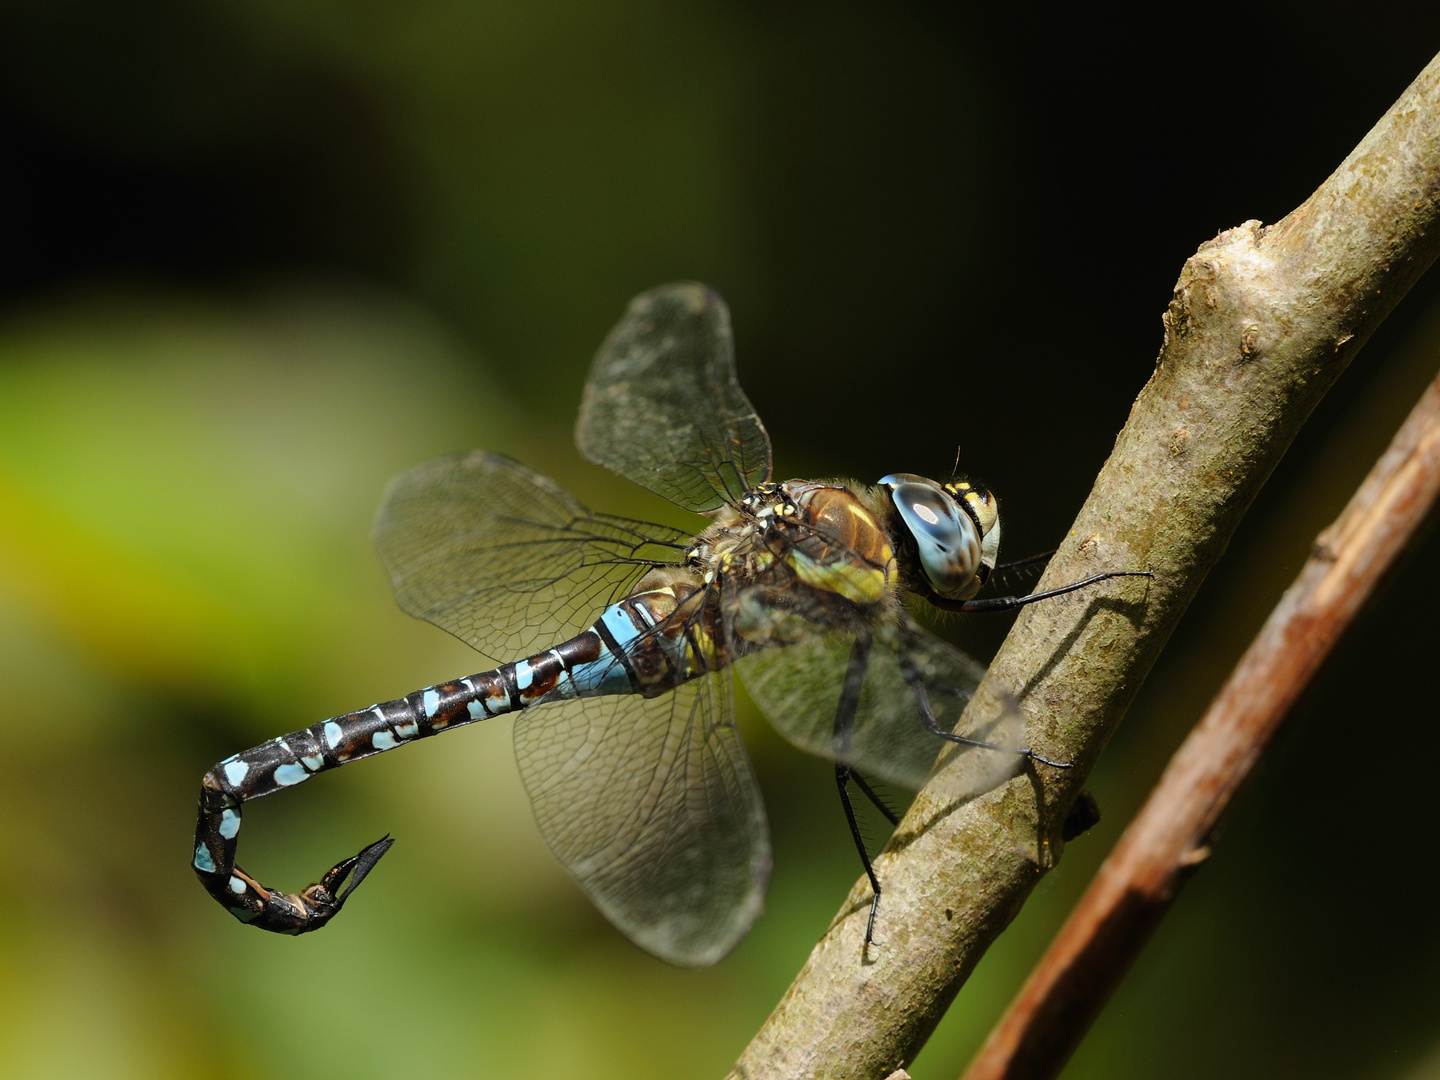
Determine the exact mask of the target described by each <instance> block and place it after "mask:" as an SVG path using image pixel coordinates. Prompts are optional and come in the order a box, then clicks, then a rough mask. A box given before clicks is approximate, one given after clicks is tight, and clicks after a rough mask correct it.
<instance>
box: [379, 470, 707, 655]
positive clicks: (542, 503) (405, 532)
mask: <svg viewBox="0 0 1440 1080" xmlns="http://www.w3.org/2000/svg"><path fill="white" fill-rule="evenodd" d="M688 535H689V534H687V533H685V532H683V531H681V530H678V529H671V528H668V527H666V526H663V525H651V524H646V523H643V522H636V521H629V520H626V519H625V518H617V517H610V516H608V515H605V514H596V513H594V512H592V511H590V510H588V509H586V508H585V507H584V506H582V505H581V504H580V503H579V502H578V501H576V500H575V499H574V498H572V497H571V496H570V495H568V494H566V493H565V492H564V491H563V490H561V488H560V487H559V486H558V485H557V484H556V483H555V482H554V481H553V480H549V479H547V478H546V477H543V476H541V475H539V474H538V473H535V472H532V471H531V470H529V469H527V468H525V466H523V465H521V464H519V463H517V462H515V461H511V460H510V459H509V458H507V457H504V456H502V455H500V454H488V453H482V452H480V451H474V452H471V453H466V454H454V455H451V456H449V457H443V458H437V459H436V460H434V461H430V462H427V463H425V464H424V465H420V466H417V467H416V468H414V469H411V470H410V471H409V472H407V473H405V474H403V475H401V476H398V477H396V478H395V479H394V480H392V481H391V482H390V486H389V487H388V488H386V490H385V497H384V500H383V501H382V502H381V504H380V512H379V515H378V516H377V517H376V520H375V546H376V548H377V549H378V550H379V552H380V561H381V562H382V563H383V564H384V566H385V569H386V572H387V573H389V575H390V583H391V585H392V586H394V588H395V598H396V599H397V600H398V601H399V603H400V607H401V608H402V609H404V610H405V611H406V612H408V613H409V614H411V615H414V616H416V617H418V618H421V619H425V620H427V621H429V622H432V623H434V624H435V625H436V626H438V627H440V628H441V629H443V630H448V631H449V632H450V633H452V634H454V635H455V636H456V637H458V638H459V639H460V640H461V641H464V642H465V643H466V644H468V645H470V646H472V647H473V648H475V649H478V650H479V651H480V652H482V653H484V654H485V655H486V656H488V657H490V658H491V659H492V660H494V661H496V662H497V663H503V662H505V661H508V660H514V659H516V658H517V657H521V656H528V655H530V654H531V653H534V652H537V651H539V650H540V649H543V648H545V647H547V646H549V645H553V644H554V643H555V642H557V641H563V640H564V639H566V638H568V637H572V636H573V635H575V634H576V633H579V632H580V631H581V630H582V629H584V628H585V627H587V626H589V625H590V624H591V623H592V622H593V621H594V620H595V619H596V618H597V617H598V616H599V614H600V612H601V610H602V609H604V607H605V606H606V605H607V604H610V603H613V602H614V601H616V600H618V599H620V598H621V597H622V596H624V595H625V593H626V592H627V591H628V590H629V588H630V586H631V585H632V584H633V583H634V582H635V580H636V579H637V578H638V577H639V576H640V575H641V574H643V573H644V572H645V571H646V569H648V568H649V567H650V566H652V565H654V564H656V563H665V562H673V561H676V559H678V557H679V554H680V551H681V549H682V548H683V547H684V543H685V541H686V540H687V539H688Z"/></svg>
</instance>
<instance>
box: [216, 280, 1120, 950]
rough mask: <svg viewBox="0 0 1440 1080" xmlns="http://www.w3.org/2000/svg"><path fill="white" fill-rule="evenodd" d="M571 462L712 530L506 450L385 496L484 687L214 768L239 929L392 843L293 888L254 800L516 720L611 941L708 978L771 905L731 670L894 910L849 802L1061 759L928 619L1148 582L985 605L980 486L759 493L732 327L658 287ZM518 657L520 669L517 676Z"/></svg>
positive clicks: (401, 565)
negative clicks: (249, 850) (606, 505)
mask: <svg viewBox="0 0 1440 1080" xmlns="http://www.w3.org/2000/svg"><path fill="white" fill-rule="evenodd" d="M576 443H577V445H578V448H579V450H580V451H581V453H582V454H583V455H584V456H585V457H587V458H588V459H590V460H591V461H594V462H597V463H599V464H601V465H604V466H606V467H608V468H609V469H611V470H612V471H614V472H615V473H618V474H619V475H620V476H622V477H625V478H627V479H629V480H632V481H634V482H635V483H637V484H639V485H641V486H642V487H645V488H647V489H649V490H650V491H652V492H655V493H656V494H658V495H661V496H663V497H664V498H666V499H668V500H669V501H671V502H672V503H675V504H676V505H678V506H680V507H682V508H684V509H685V510H689V511H693V512H694V513H696V514H700V515H703V516H704V517H706V518H708V519H709V524H708V525H707V526H705V527H704V528H703V529H702V530H701V531H699V532H687V531H685V530H683V529H677V528H671V527H667V526H661V525H655V524H651V523H648V522H641V521H635V520H630V519H627V518H622V517H616V516H613V515H610V514H604V513H597V512H595V511H592V510H590V509H588V508H587V507H585V506H584V505H582V504H581V503H580V502H579V501H578V500H576V499H575V498H573V497H572V496H571V495H569V494H567V493H566V492H565V491H564V490H562V489H561V488H560V487H559V486H558V485H557V484H556V483H555V482H553V481H552V480H549V479H547V478H546V477H544V476H541V475H539V474H537V473H535V472H533V471H531V470H530V469H528V468H526V467H525V466H524V465H522V464H520V463H518V462H516V461H514V460H511V459H510V458H507V457H504V456H502V455H500V454H496V453H487V452H480V451H473V452H468V453H459V454H454V455H451V456H448V457H442V458H440V459H438V460H435V461H431V462H429V463H427V464H423V465H420V466H419V467H417V468H415V469H413V470H411V471H410V472H407V473H405V474H404V475H402V476H400V477H397V478H396V479H395V480H393V481H392V482H391V483H390V485H389V487H388V488H387V490H386V493H385V496H384V499H383V502H382V504H381V507H380V510H379V513H378V516H377V519H376V525H375V534H374V536H375V543H376V546H377V549H378V551H379V554H380V558H381V561H382V563H383V564H384V566H385V568H386V570H387V572H388V574H389V577H390V580H391V583H392V585H393V587H394V590H395V595H396V598H397V600H398V601H399V604H400V606H401V608H402V609H404V610H405V611H406V612H408V613H410V614H412V615H415V616H418V617H420V618H422V619H425V620H428V621H429V622H431V623H433V624H435V625H436V626H438V627H440V628H442V629H444V630H447V631H449V632H450V633H451V634H454V635H455V636H456V637H458V638H460V639H461V640H462V641H465V642H466V643H468V644H469V645H471V646H473V647H474V648H475V649H476V650H477V651H479V652H480V653H481V654H483V655H484V656H485V657H486V658H487V659H488V660H489V662H491V663H492V664H494V665H496V666H494V667H493V668H491V669H490V670H487V671H484V672H481V673H478V674H474V675H470V676H467V677H465V678H461V679H456V680H453V681H451V682H445V683H440V684H437V685H435V686H429V687H426V688H424V689H422V690H417V691H415V692H414V693H411V694H408V695H406V696H405V697H402V698H397V699H396V700H394V701H387V702H383V703H379V704H375V705H371V706H369V707H367V708H363V709H359V710H356V711H354V712H348V713H344V714H343V715H339V716H334V717H331V718H329V719H327V720H323V721H321V722H320V723H317V724H314V725H313V726H311V727H308V728H304V729H302V730H300V731H295V732H292V733H290V734H288V735H284V736H281V737H280V738H276V739H272V740H270V741H269V742H266V743H263V744H262V745H260V746H257V747H254V748H253V749H250V750H247V751H245V752H244V753H240V754H235V755H233V756H231V757H228V758H226V759H225V760H223V761H221V762H219V763H218V764H217V765H215V766H214V768H212V769H211V770H210V771H209V772H207V773H206V774H205V777H204V779H203V781H202V786H201V792H200V807H199V817H198V821H197V824H196V830H195V849H194V855H193V858H192V864H193V867H194V870H195V873H196V874H197V876H198V877H199V879H200V882H201V883H202V884H203V885H204V887H205V889H206V890H207V891H208V892H209V893H210V895H211V896H212V897H213V898H214V899H216V900H217V901H219V902H220V904H222V905H223V906H224V907H225V908H227V909H228V910H229V911H230V912H231V913H232V914H233V915H234V916H235V917H236V918H237V919H239V920H240V921H241V922H244V923H248V924H249V925H251V926H257V927H260V928H261V929H264V930H270V931H275V932H279V933H287V934H302V933H306V932H308V931H313V930H316V929H319V928H320V927H322V926H324V925H325V924H326V923H328V922H329V921H330V920H331V919H332V918H334V916H335V915H336V914H337V913H338V912H339V911H340V910H341V908H342V906H343V905H344V904H345V902H346V900H347V899H348V898H349V896H351V895H352V894H353V893H354V891H355V889H356V888H357V887H358V886H359V885H360V883H361V882H362V881H363V880H364V879H365V877H366V876H367V875H368V874H369V873H370V872H371V871H372V870H373V869H374V867H375V865H376V864H377V863H378V862H379V860H380V858H381V857H382V856H383V855H384V854H385V853H386V851H388V850H389V848H390V845H391V844H392V843H393V841H392V840H391V839H390V838H389V837H388V836H387V837H385V838H382V839H381V840H379V841H377V842H375V843H373V844H370V845H368V846H367V847H365V848H364V849H363V850H361V851H360V852H359V853H358V854H356V855H354V856H352V857H350V858H348V859H345V860H342V861H341V862H339V863H337V864H336V865H335V866H333V867H331V868H330V869H329V870H328V871H326V872H325V874H323V875H322V876H321V877H320V879H319V880H318V881H317V882H315V883H313V884H311V885H310V886H308V887H307V888H305V889H304V890H302V891H301V892H299V893H293V894H292V893H285V892H283V891H281V890H278V889H274V888H271V887H269V886H267V885H263V884H261V883H260V882H259V881H258V880H256V879H255V878H254V877H252V876H251V875H250V874H247V873H246V872H245V871H244V870H242V869H241V868H240V867H239V866H238V865H236V862H235V853H236V843H237V837H238V835H239V831H240V821H241V810H242V806H243V804H244V803H245V802H247V801H248V800H250V799H255V798H259V797H261V796H264V795H270V794H273V793H275V792H277V791H282V790H284V789H286V788H289V787H294V786H295V785H297V784H300V783H302V782H304V781H306V780H308V779H310V778H311V777H312V776H314V775H316V774H317V773H321V772H325V771H326V770H329V769H334V768H338V767H339V766H341V765H345V764H348V763H350V762H353V761H359V760H361V759H364V758H368V757H372V756H374V755H376V754H380V753H383V752H385V751H387V750H393V749H395V748H397V747H400V746H404V745H406V744H408V743H411V742H415V741H417V740H420V739H424V738H428V737H430V736H433V735H439V734H442V733H444V732H447V731H451V730H453V729H456V728H460V727H464V726H465V725H468V724H472V723H477V722H480V721H484V720H488V719H490V718H492V717H495V716H500V715H502V714H506V713H513V714H515V722H514V743H515V755H516V760H517V762H518V765H519V771H520V775H521V778H522V779H523V781H524V785H525V788H526V790H527V792H528V794H529V796H530V801H531V803H532V806H533V809H534V815H535V821H536V824H537V825H538V826H539V830H540V833H541V835H542V836H543V837H544V839H545V842H546V843H547V845H548V846H549V848H550V850H551V851H552V852H553V853H554V855H555V857H556V858H557V859H558V860H559V862H560V863H561V864H562V865H563V866H564V867H565V868H566V869H567V870H568V871H569V873H570V874H571V875H572V876H573V878H574V879H575V881H576V882H577V883H578V885H579V887H580V888H581V890H582V891H583V892H584V893H585V894H586V895H587V896H588V897H589V898H590V900H591V901H592V902H593V903H594V904H595V906H596V907H597V908H598V909H599V910H600V911H601V912H602V913H603V914H604V915H605V916H606V918H608V919H609V920H610V922H611V923H613V924H614V925H615V927H616V928H618V929H619V930H620V931H621V932H622V933H623V934H625V935H626V936H627V937H629V938H630V939H631V940H632V941H633V942H634V943H635V944H637V945H638V946H640V947H641V948H642V949H644V950H646V951H648V952H650V953H651V954H653V955H655V956H657V957H659V958H661V959H663V960H666V961H669V962H671V963H673V964H677V965H680V966H688V967H698V966H704V965H707V964H711V963H714V962H715V961H717V960H718V959H720V958H721V957H722V956H724V955H725V954H726V953H727V952H729V951H730V950H731V949H732V948H733V947H734V946H735V944H736V943H737V942H738V941H739V940H740V939H741V938H742V937H743V936H744V935H745V933H746V932H747V931H748V930H749V928H750V926H751V924H752V923H753V922H754V921H755V919H756V918H757V917H758V915H759V913H760V910H761V906H762V901H763V897H764V893H765V888H766V885H767V883H768V879H769V874H770V866H771V851H770V840H769V831H768V826H767V822H766V817H765V808H764V804H763V802H762V801H761V796H760V791H759V788H758V785H757V783H756V780H755V776H754V773H753V771H752V769H751V766H750V764H749V761H748V760H747V758H746V755H745V751H744V748H743V746H742V744H741V741H740V739H739V737H738V735H737V733H736V727H735V707H734V684H733V673H734V672H736V671H738V672H739V674H740V677H741V679H742V680H743V681H744V683H745V686H746V688H747V690H748V691H749V693H750V695H751V696H752V698H753V699H754V700H755V702H756V703H757V704H758V705H759V707H760V709H761V710H762V712H764V714H765V715H766V716H767V717H768V719H769V720H770V722H771V723H772V724H773V725H774V726H775V727H776V728H778V729H779V731H781V732H782V733H783V734H784V735H785V736H786V737H787V738H789V739H790V741H792V742H793V743H795V744H796V745H797V746H799V747H801V748H802V749H804V750H807V751H811V752H813V753H816V754H819V755H822V756H825V757H827V758H830V759H832V760H833V762H834V769H835V779H836V786H837V789H838V791H839V796H840V801H841V806H842V809H843V811H844V814H845V817H846V819H847V822H848V825H849V828H850V832H851V835H852V837H853V838H854V841H855V845H856V848H857V850H858V852H859V856H860V861H861V863H862V865H863V867H864V871H865V874H866V875H867V877H868V879H869V884H870V888H871V894H872V900H871V904H870V912H869V920H868V922H867V925H866V939H865V940H866V947H867V948H868V947H869V946H870V944H871V943H872V942H873V941H874V930H875V919H876V914H877V912H878V910H879V904H880V898H881V895H882V893H883V889H882V884H881V881H880V880H879V877H878V876H877V874H876V872H875V868H874V866H873V864H872V861H871V858H870V856H869V854H868V851H867V848H866V844H865V841H864V839H863V837H862V834H861V831H860V828H859V825H858V822H857V817H856V812H855V806H854V804H853V802H852V800H851V795H850V791H851V788H852V785H853V786H854V788H855V789H856V790H858V791H859V792H860V793H862V794H863V795H865V796H866V798H868V799H869V800H871V801H872V802H874V803H875V804H876V805H877V806H878V807H879V808H880V810H881V812H882V813H884V814H885V815H886V816H887V817H888V818H889V820H890V821H891V822H892V823H896V817H895V815H894V813H893V812H892V811H891V810H890V809H889V807H888V806H887V804H886V803H885V802H884V800H883V799H881V798H880V796H879V794H877V792H876V790H875V786H874V785H876V784H877V783H879V782H884V783H888V784H895V785H900V786H903V787H907V788H911V789H918V788H919V787H920V786H922V785H923V784H925V783H927V782H930V783H932V784H937V785H940V787H939V790H941V791H943V792H944V793H946V794H947V795H950V796H953V797H955V798H957V799H964V798H968V797H973V796H975V795H977V794H979V793H981V792H984V791H987V790H989V789H991V788H993V787H994V786H996V785H997V784H999V783H1001V782H1002V781H1004V780H1005V779H1007V778H1009V777H1011V776H1013V775H1015V774H1016V773H1018V772H1019V771H1020V770H1021V769H1022V768H1024V767H1026V762H1037V763H1040V764H1043V765H1046V766H1050V767H1053V768H1068V767H1069V763H1067V762H1061V761H1055V760H1051V759H1049V758H1046V757H1043V756H1042V755H1041V754H1040V753H1038V752H1036V751H1035V750H1033V749H1031V748H1030V747H1028V746H1026V745H1025V744H1024V718H1023V716H1022V714H1021V712H1020V709H1019V707H1018V706H1017V705H1016V704H1015V702H1014V700H1013V698H1012V697H1011V696H1010V695H1009V694H1008V693H1006V692H1005V691H1004V690H1003V688H998V687H990V688H989V690H988V692H980V691H981V690H982V684H984V685H985V686H987V687H988V684H985V683H984V680H985V668H984V667H983V666H982V665H980V664H979V663H977V662H976V661H974V660H973V659H971V658H970V657H969V656H967V655H965V654H964V653H963V652H961V651H960V650H958V649H956V648H955V647H953V646H951V645H949V644H947V643H946V642H944V641H943V640H941V639H940V638H938V637H937V636H935V635H933V634H932V633H930V632H929V631H928V630H926V629H925V628H924V627H923V626H922V625H921V624H920V623H919V622H918V621H917V620H916V618H915V616H914V614H913V613H912V610H911V607H912V606H913V605H917V604H918V605H921V606H923V605H926V604H928V605H930V606H931V607H933V608H936V609H939V610H941V611H953V612H991V611H1009V610H1013V609H1015V608H1018V607H1020V606H1022V605H1025V604H1029V603H1034V602H1037V601H1040V600H1044V599H1047V598H1049V597H1054V596H1059V595H1061V594H1064V593H1070V592H1074V591H1076V590H1078V589H1084V588H1088V587H1091V586H1094V585H1097V584H1099V583H1100V582H1103V581H1106V580H1109V579H1112V578H1117V577H1127V576H1137V575H1138V576H1148V571H1114V572H1108V573H1099V574H1095V575H1093V576H1090V577H1087V578H1085V579H1084V580H1081V581H1076V582H1073V583H1071V584H1068V585H1064V586H1061V587H1059V588H1053V589H1047V590H1045V591H1041V592H1032V593H1030V594H1028V595H1024V596H991V597H977V596H976V594H977V593H979V592H980V591H981V590H982V588H983V587H984V586H985V585H986V583H987V581H990V580H991V576H992V574H993V573H994V572H995V571H996V567H997V559H998V556H999V546H1000V517H999V507H998V503H997V500H996V499H995V497H994V496H993V495H992V494H991V493H990V492H989V491H988V490H987V489H986V488H985V487H984V486H983V485H981V484H979V483H976V482H973V481H970V480H967V479H965V478H963V477H961V476H959V475H956V476H952V477H951V478H950V479H949V480H947V481H944V482H938V481H935V480H932V479H928V478H926V477H923V476H919V475H915V474H911V473H892V474H890V475H887V476H885V477H882V478H881V479H880V481H879V482H878V483H877V484H874V485H864V484H857V483H853V482H841V481H810V480H788V481H785V482H781V483H777V482H775V481H774V480H773V479H772V455H771V447H770V439H769V436H768V435H767V434H766V431H765V427H764V425H763V424H762V423H761V422H760V419H759V417H758V416H757V415H756V413H755V410H754V408H753V407H752V406H751V404H750V402H749V400H748V399H747V398H746V396H745V393H744V392H743V391H742V390H741V388H740V384H739V382H738V380H737V377H736V370H735V360H734V347H733V336H732V332H731V326H730V317H729V312H728V310H727V308H726V306H725V304H724V302H723V301H722V300H721V299H720V297H719V296H718V295H717V294H716V293H714V292H713V291H711V290H710V289H708V288H706V287H705V286H703V285H699V284H695V283H680V284H673V285H666V286H661V287H659V288H656V289H652V290H650V291H648V292H646V293H643V294H641V295H640V296H639V297H637V298H636V299H635V300H634V301H632V303H631V304H630V306H629V308H628V310H627V311H626V313H625V315H624V317H623V318H622V319H621V321H620V323H619V324H618V325H617V326H616V327H615V329H614V330H613V331H612V332H611V333H610V335H609V336H608V337H607V339H606V340H605V342H604V344H603V345H602V346H601V348H600V350H599V353H598V354H597V356H596V358H595V361H594V364H593V366H592V369H591V371H590V375H589V380H588V382H587V384H586V387H585V391H584V397H583V400H582V403H581V407H580V416H579V420H578V422H577V425H576ZM517 657H518V659H517Z"/></svg>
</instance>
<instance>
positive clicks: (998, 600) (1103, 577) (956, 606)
mask: <svg viewBox="0 0 1440 1080" xmlns="http://www.w3.org/2000/svg"><path fill="white" fill-rule="evenodd" d="M1154 576H1155V574H1154V572H1153V571H1151V570H1112V571H1110V572H1109V573H1105V574H1091V575H1090V576H1089V577H1087V578H1084V579H1082V580H1080V581H1072V582H1071V583H1070V584H1069V585H1061V586H1060V587H1059V588H1056V589H1046V590H1045V591H1044V592H1037V593H1030V594H1029V595H1028V596H991V597H987V598H986V599H983V600H947V599H945V598H944V597H943V596H936V595H934V594H931V595H930V596H928V597H927V599H928V600H929V601H930V603H931V604H933V605H934V606H935V607H938V608H940V609H941V610H942V611H959V612H962V613H966V614H972V615H974V614H981V613H990V612H996V611H1014V610H1015V609H1016V608H1021V607H1024V606H1025V605H1026V604H1033V603H1035V602H1036V601H1038V600H1049V599H1050V598H1051V597H1054V596H1064V595H1065V594H1066V593H1072V592H1075V591H1077V590H1079V589H1084V588H1087V587H1089V586H1091V585H1096V584H1099V583H1100V582H1102V581H1109V580H1110V579H1111V578H1122V577H1146V578H1149V577H1154Z"/></svg>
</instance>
